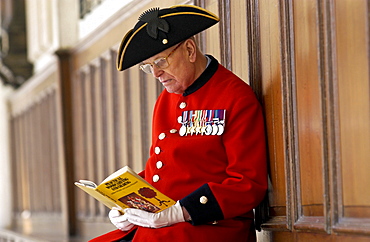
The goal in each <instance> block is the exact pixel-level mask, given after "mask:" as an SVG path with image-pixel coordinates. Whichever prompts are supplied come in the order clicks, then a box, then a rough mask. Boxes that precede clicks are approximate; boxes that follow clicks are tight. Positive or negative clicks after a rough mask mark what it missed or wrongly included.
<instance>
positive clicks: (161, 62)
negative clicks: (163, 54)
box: [154, 58, 168, 69]
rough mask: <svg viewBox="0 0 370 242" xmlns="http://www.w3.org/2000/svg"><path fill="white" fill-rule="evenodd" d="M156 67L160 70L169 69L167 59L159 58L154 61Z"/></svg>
mask: <svg viewBox="0 0 370 242" xmlns="http://www.w3.org/2000/svg"><path fill="white" fill-rule="evenodd" d="M154 65H156V66H157V67H158V68H161V69H164V68H167V67H168V62H167V60H166V58H159V59H156V60H155V61H154Z"/></svg>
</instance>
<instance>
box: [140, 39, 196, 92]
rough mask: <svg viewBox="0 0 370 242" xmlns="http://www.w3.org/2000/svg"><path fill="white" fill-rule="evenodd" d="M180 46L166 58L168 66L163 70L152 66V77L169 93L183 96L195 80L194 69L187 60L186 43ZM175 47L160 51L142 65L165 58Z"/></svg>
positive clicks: (192, 64)
mask: <svg viewBox="0 0 370 242" xmlns="http://www.w3.org/2000/svg"><path fill="white" fill-rule="evenodd" d="M188 41H189V40H187V41H185V42H184V43H182V44H180V46H179V47H178V49H176V50H175V51H174V52H173V53H172V54H171V55H170V56H169V57H168V58H167V61H168V63H169V66H168V67H167V68H165V69H160V68H158V67H157V66H155V65H153V67H152V68H153V69H152V72H153V76H154V77H155V78H156V79H158V80H159V81H160V82H161V83H162V85H163V86H164V87H165V88H166V90H167V91H168V92H169V93H176V94H183V93H184V91H185V90H186V89H187V88H188V87H189V86H190V85H191V84H192V83H193V82H194V80H195V67H194V63H192V62H191V61H190V60H189V58H188V53H189V52H188V49H187V42H188ZM176 47H177V45H175V46H172V47H171V48H169V49H167V50H164V51H162V52H161V53H159V54H157V55H155V56H152V57H151V58H149V59H147V60H145V61H143V63H144V64H147V63H153V61H154V60H156V59H158V58H161V57H167V56H168V54H170V53H171V51H173V50H174V49H175V48H176Z"/></svg>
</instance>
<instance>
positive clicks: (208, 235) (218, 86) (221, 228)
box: [92, 6, 267, 242]
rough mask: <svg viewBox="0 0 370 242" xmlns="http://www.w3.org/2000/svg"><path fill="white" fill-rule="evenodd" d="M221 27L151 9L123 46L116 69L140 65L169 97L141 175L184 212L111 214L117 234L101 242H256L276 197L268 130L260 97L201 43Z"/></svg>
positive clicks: (159, 106) (179, 11) (189, 12)
mask: <svg viewBox="0 0 370 242" xmlns="http://www.w3.org/2000/svg"><path fill="white" fill-rule="evenodd" d="M218 21H219V19H218V17H217V16H216V15H214V14H213V13H210V12H208V11H207V10H205V9H202V8H199V7H196V6H174V7H171V8H166V9H149V10H148V11H146V12H144V13H143V14H142V15H141V16H140V18H139V21H138V23H137V24H136V25H135V27H134V28H133V29H132V30H130V31H129V32H128V33H127V34H126V36H125V37H124V38H123V40H122V43H121V46H120V49H119V53H118V57H117V68H118V70H120V71H122V70H125V69H127V68H130V67H132V66H134V65H136V64H138V63H140V68H141V69H142V70H143V71H144V72H146V73H148V74H152V75H153V76H154V77H155V78H156V79H158V81H160V82H161V83H162V85H163V86H164V88H165V90H164V91H163V92H162V93H161V95H160V96H159V97H158V100H157V102H156V104H155V108H154V114H153V129H152V130H153V131H152V132H153V133H152V146H151V149H150V157H149V159H148V161H147V164H146V167H145V170H144V171H142V172H141V173H140V175H141V176H142V177H144V178H145V179H146V180H147V181H148V182H150V183H151V184H152V185H153V186H155V187H156V188H157V189H158V190H160V191H161V192H162V193H164V194H166V195H167V196H169V197H171V198H172V199H174V200H175V201H177V203H176V204H175V205H173V206H171V207H170V208H167V209H165V210H164V211H162V212H159V213H149V212H145V211H142V210H139V209H134V208H128V209H125V210H124V212H125V213H124V214H121V213H120V212H119V211H118V210H114V209H113V210H111V211H110V213H109V218H110V220H111V222H112V223H113V224H114V225H115V226H116V227H117V228H118V230H115V231H112V232H110V233H107V234H105V235H102V236H100V237H98V238H95V239H93V240H92V241H131V240H132V241H162V242H163V241H178V242H180V241H233V242H237V241H255V240H256V234H255V230H254V223H253V218H254V216H253V208H255V207H256V206H257V205H258V204H259V203H260V202H261V201H262V199H263V197H264V195H265V192H266V189H267V171H266V170H267V169H266V154H265V152H266V150H265V134H264V121H263V117H262V109H261V106H260V104H259V102H258V101H257V99H256V97H255V95H254V93H253V91H252V90H251V88H250V87H249V86H248V85H247V84H246V83H245V82H243V81H242V80H241V79H239V78H238V77H237V76H236V75H234V74H233V73H232V72H230V71H228V70H227V69H225V68H224V67H223V66H221V65H220V64H219V63H218V62H217V60H216V59H215V58H214V57H212V56H210V55H204V54H203V53H202V52H201V51H200V50H199V48H198V47H197V44H196V42H195V39H194V37H193V36H194V35H195V34H197V33H199V32H201V31H203V30H205V29H207V28H209V27H210V26H212V25H214V24H216V23H217V22H218Z"/></svg>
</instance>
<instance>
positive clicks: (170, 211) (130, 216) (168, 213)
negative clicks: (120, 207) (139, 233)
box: [124, 201, 185, 228]
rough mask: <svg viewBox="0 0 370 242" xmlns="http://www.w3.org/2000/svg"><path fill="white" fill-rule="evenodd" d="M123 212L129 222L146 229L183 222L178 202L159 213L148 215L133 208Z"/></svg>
mask: <svg viewBox="0 0 370 242" xmlns="http://www.w3.org/2000/svg"><path fill="white" fill-rule="evenodd" d="M124 212H125V216H126V218H127V220H128V221H129V222H131V223H133V224H136V225H139V226H142V227H148V228H161V227H165V226H170V225H172V224H175V223H179V222H185V219H184V214H183V212H182V208H181V205H180V202H179V201H177V202H176V204H175V205H173V206H171V207H169V208H167V209H165V210H163V211H161V212H159V213H149V212H146V211H143V210H140V209H135V208H126V209H125V210H124Z"/></svg>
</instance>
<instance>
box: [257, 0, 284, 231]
mask: <svg viewBox="0 0 370 242" xmlns="http://www.w3.org/2000/svg"><path fill="white" fill-rule="evenodd" d="M259 9H260V13H259V14H260V28H261V36H260V40H261V76H262V78H261V81H262V96H263V100H262V102H263V106H264V112H265V120H266V129H267V139H268V153H269V161H270V162H269V167H270V179H271V186H270V189H269V205H270V216H271V218H272V219H273V220H274V219H278V220H277V221H276V222H274V223H272V224H271V226H279V224H281V226H283V228H284V227H285V228H286V226H287V225H286V222H287V221H286V216H287V208H286V206H287V199H286V197H287V191H286V182H287V179H286V169H288V167H286V162H287V161H286V160H287V158H288V157H287V154H286V143H285V140H286V137H285V134H284V128H285V127H286V123H285V121H284V119H285V118H286V117H284V114H283V110H284V103H283V101H284V100H283V98H285V95H284V93H283V90H282V88H283V83H282V82H283V80H282V75H283V73H282V72H283V70H282V65H283V64H282V56H283V53H282V51H281V48H280V38H281V36H280V26H279V14H280V13H279V11H280V9H279V2H278V1H274V2H273V3H271V1H259ZM288 192H289V191H288Z"/></svg>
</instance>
